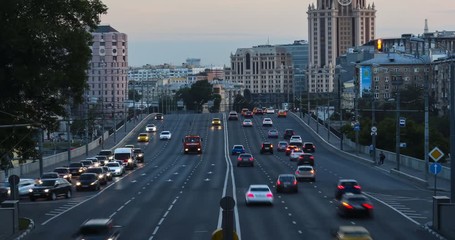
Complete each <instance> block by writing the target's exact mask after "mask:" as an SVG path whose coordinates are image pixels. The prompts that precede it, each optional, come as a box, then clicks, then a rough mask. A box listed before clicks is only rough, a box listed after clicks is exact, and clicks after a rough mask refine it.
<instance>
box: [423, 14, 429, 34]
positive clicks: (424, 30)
mask: <svg viewBox="0 0 455 240" xmlns="http://www.w3.org/2000/svg"><path fill="white" fill-rule="evenodd" d="M423 33H428V20H427V19H426V18H425V27H424V28H423Z"/></svg>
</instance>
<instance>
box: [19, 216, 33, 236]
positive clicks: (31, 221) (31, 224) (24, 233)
mask: <svg viewBox="0 0 455 240" xmlns="http://www.w3.org/2000/svg"><path fill="white" fill-rule="evenodd" d="M25 219H28V220H29V221H30V224H29V225H28V227H27V230H25V231H24V232H23V233H21V235H19V236H18V237H16V238H14V239H15V240H21V239H24V238H25V237H26V236H27V235H28V234H29V233H30V232H31V231H32V230H33V229H34V228H35V222H34V221H33V220H32V219H30V218H25Z"/></svg>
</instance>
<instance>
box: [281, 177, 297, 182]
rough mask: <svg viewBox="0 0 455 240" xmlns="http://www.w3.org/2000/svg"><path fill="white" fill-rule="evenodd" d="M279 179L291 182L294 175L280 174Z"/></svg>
mask: <svg viewBox="0 0 455 240" xmlns="http://www.w3.org/2000/svg"><path fill="white" fill-rule="evenodd" d="M280 181H283V182H292V181H294V176H281V177H280Z"/></svg>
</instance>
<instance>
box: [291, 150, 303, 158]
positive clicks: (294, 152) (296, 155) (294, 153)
mask: <svg viewBox="0 0 455 240" xmlns="http://www.w3.org/2000/svg"><path fill="white" fill-rule="evenodd" d="M302 154H304V152H303V150H302V149H292V150H291V154H289V160H291V161H297V159H299V157H300V155H302Z"/></svg>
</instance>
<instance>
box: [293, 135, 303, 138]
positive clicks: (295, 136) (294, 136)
mask: <svg viewBox="0 0 455 240" xmlns="http://www.w3.org/2000/svg"><path fill="white" fill-rule="evenodd" d="M291 138H301V137H300V135H292V136H291Z"/></svg>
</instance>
